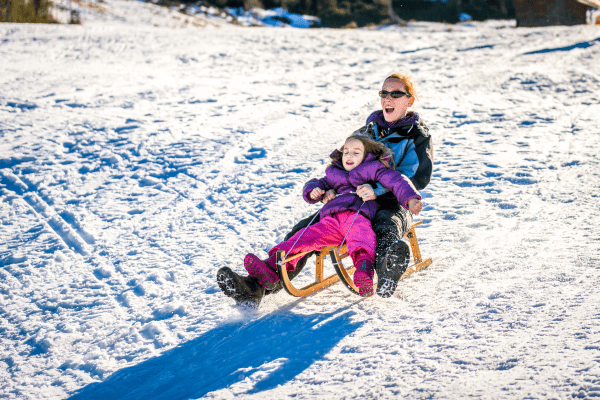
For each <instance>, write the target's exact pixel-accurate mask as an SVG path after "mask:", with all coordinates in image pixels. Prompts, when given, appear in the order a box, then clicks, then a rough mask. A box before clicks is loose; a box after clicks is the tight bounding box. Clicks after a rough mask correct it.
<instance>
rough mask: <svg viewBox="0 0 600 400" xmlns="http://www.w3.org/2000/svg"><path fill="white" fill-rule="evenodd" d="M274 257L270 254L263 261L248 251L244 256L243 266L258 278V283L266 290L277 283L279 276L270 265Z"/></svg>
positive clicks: (272, 287) (271, 288)
mask: <svg viewBox="0 0 600 400" xmlns="http://www.w3.org/2000/svg"><path fill="white" fill-rule="evenodd" d="M274 260H275V257H274V256H271V257H269V259H268V260H267V261H266V262H265V261H263V260H261V259H260V258H258V257H256V256H255V255H254V254H252V253H249V254H247V255H246V257H244V268H246V271H248V273H249V274H250V276H253V277H255V278H257V279H258V283H260V285H261V286H262V287H264V288H265V289H267V290H273V289H275V288H276V287H277V284H278V283H279V276H278V275H277V272H275V271H274V270H273V268H272V267H271V265H274V264H275V262H274Z"/></svg>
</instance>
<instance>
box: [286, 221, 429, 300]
mask: <svg viewBox="0 0 600 400" xmlns="http://www.w3.org/2000/svg"><path fill="white" fill-rule="evenodd" d="M422 223H423V221H419V222H416V223H414V224H413V225H412V226H411V227H410V229H409V230H408V232H407V233H406V235H404V237H406V238H408V241H409V243H410V249H411V252H412V255H413V260H414V262H415V263H414V264H413V265H411V266H409V267H408V268H407V269H406V271H405V272H404V274H402V277H401V278H400V279H401V280H402V279H404V278H406V277H407V276H409V275H411V274H413V273H415V272H417V271H420V270H422V269H425V268H427V267H428V266H430V265H431V264H432V262H433V260H432V259H431V258H428V259H426V260H423V259H422V257H421V250H420V249H419V242H418V240H417V234H416V233H415V227H416V226H418V225H421V224H422ZM338 248H339V246H324V247H322V248H321V250H320V251H319V252H318V253H317V254H316V256H317V261H316V271H315V282H314V283H311V284H310V285H307V286H305V287H303V288H301V289H298V288H296V287H295V286H294V285H292V282H291V281H290V278H289V276H288V272H287V268H286V267H285V265H286V263H288V262H290V261H292V260H295V259H297V258H300V257H304V256H305V255H306V254H308V253H310V252H304V253H298V254H294V255H293V256H290V257H288V258H285V252H283V251H278V252H277V273H278V274H279V279H280V280H281V282H282V284H283V287H284V288H285V290H286V291H287V292H288V293H289V294H291V295H292V296H296V297H303V296H306V295H307V294H310V293H313V292H315V291H317V290H320V289H323V288H324V287H327V286H329V285H331V284H334V283H336V282H337V281H339V280H341V281H342V282H343V283H344V286H346V287H347V288H348V289H349V290H350V291H351V292H353V293H355V294H358V288H357V287H356V286H355V285H354V282H352V278H351V276H352V275H353V274H354V272H355V271H356V268H354V266H352V267H350V268H346V267H344V265H343V264H342V260H343V259H344V258H346V257H349V254H348V246H346V245H345V244H344V245H343V246H342V249H341V251H339V252H338ZM327 254H329V256H330V257H331V262H332V263H333V267H334V268H335V271H336V273H335V274H333V275H330V276H328V277H327V278H324V277H323V269H324V261H325V257H326V256H327Z"/></svg>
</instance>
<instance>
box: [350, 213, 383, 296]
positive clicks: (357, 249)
mask: <svg viewBox="0 0 600 400" xmlns="http://www.w3.org/2000/svg"><path fill="white" fill-rule="evenodd" d="M351 223H352V220H349V221H347V222H346V223H345V224H344V225H347V226H350V224H351ZM346 230H347V228H346ZM346 241H347V243H348V253H349V254H350V257H351V258H352V261H353V262H354V266H355V267H356V272H355V273H354V279H353V280H354V284H355V285H356V286H357V287H358V289H359V293H360V295H361V296H365V297H368V296H372V295H373V277H374V275H375V271H374V269H373V266H374V264H375V243H376V239H375V232H373V229H372V228H371V221H369V220H368V219H367V218H366V217H364V216H363V215H359V216H358V217H356V220H355V221H354V224H353V225H352V229H350V232H348V237H347V238H346Z"/></svg>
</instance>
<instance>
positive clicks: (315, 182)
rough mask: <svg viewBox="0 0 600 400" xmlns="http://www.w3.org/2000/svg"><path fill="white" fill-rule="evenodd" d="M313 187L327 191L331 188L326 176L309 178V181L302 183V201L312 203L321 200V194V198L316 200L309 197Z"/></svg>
mask: <svg viewBox="0 0 600 400" xmlns="http://www.w3.org/2000/svg"><path fill="white" fill-rule="evenodd" d="M314 188H320V189H322V190H324V191H327V190H329V189H331V186H329V184H328V183H327V179H326V178H322V179H311V180H310V181H308V182H306V184H305V185H304V190H302V197H303V198H304V201H306V202H307V203H309V204H314V203H316V202H318V201H321V198H322V197H323V196H321V198H319V199H317V200H313V199H311V198H310V192H312V190H313V189H314Z"/></svg>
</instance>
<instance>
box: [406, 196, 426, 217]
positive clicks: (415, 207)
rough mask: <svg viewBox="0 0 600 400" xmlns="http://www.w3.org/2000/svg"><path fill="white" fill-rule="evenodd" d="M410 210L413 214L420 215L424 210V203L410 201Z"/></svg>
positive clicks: (417, 200)
mask: <svg viewBox="0 0 600 400" xmlns="http://www.w3.org/2000/svg"><path fill="white" fill-rule="evenodd" d="M408 209H409V210H410V212H411V213H413V214H415V215H419V213H420V212H421V210H422V209H423V202H422V201H421V200H419V199H416V198H413V199H410V200H409V201H408Z"/></svg>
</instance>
